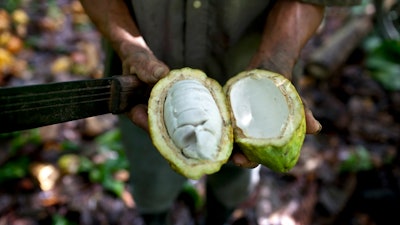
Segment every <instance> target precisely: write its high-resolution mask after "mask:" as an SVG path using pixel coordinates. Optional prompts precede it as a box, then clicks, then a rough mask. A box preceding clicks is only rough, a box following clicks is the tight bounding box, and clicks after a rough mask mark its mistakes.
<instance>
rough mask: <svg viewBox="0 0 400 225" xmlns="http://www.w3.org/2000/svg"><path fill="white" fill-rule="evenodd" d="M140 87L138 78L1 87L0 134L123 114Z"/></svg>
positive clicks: (123, 77) (113, 78)
mask: <svg viewBox="0 0 400 225" xmlns="http://www.w3.org/2000/svg"><path fill="white" fill-rule="evenodd" d="M138 84H139V82H138V80H137V78H136V77H135V76H114V77H109V78H102V79H92V80H79V81H68V82H59V83H50V84H39V85H29V86H22V87H9V88H0V133H5V132H12V131H17V130H25V129H31V128H36V127H41V126H46V125H51V124H56V123H62V122H67V121H71V120H77V119H82V118H87V117H91V116H97V115H102V114H107V113H114V114H117V113H122V112H124V111H126V110H128V109H129V108H130V107H131V106H132V104H134V101H131V102H132V104H129V102H130V99H131V98H133V97H137V96H135V91H136V89H137V86H138Z"/></svg>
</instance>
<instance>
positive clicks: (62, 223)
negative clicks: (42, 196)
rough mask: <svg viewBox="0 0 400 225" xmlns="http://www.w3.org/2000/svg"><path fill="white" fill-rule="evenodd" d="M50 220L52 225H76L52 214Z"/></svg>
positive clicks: (58, 215)
mask: <svg viewBox="0 0 400 225" xmlns="http://www.w3.org/2000/svg"><path fill="white" fill-rule="evenodd" d="M51 219H52V224H53V225H76V223H74V222H72V221H69V220H68V219H67V218H65V217H63V216H62V215H60V214H54V215H53V216H52V217H51Z"/></svg>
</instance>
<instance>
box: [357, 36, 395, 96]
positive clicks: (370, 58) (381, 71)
mask: <svg viewBox="0 0 400 225" xmlns="http://www.w3.org/2000/svg"><path fill="white" fill-rule="evenodd" d="M364 48H365V49H366V51H367V60H366V66H367V68H368V70H369V71H370V72H371V76H372V77H373V78H374V79H375V80H376V81H378V82H379V83H380V84H381V85H382V86H383V87H384V88H385V89H386V90H389V91H398V90H400V41H399V40H382V39H380V38H378V37H376V36H372V37H370V38H368V39H367V40H366V43H365V45H364Z"/></svg>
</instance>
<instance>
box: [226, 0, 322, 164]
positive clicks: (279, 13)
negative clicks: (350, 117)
mask: <svg viewBox="0 0 400 225" xmlns="http://www.w3.org/2000/svg"><path fill="white" fill-rule="evenodd" d="M323 16H324V7H322V6H318V5H314V4H308V3H302V2H300V1H295V0H279V1H277V2H276V3H275V4H274V6H273V7H272V9H271V11H270V13H269V14H268V16H267V20H266V23H265V26H264V32H263V35H262V40H261V44H260V46H259V48H258V51H257V52H256V53H255V55H254V57H253V59H252V60H251V62H250V64H249V67H248V69H253V68H261V69H266V70H270V71H274V72H277V73H280V74H282V75H284V76H285V77H286V78H288V79H289V80H290V79H291V74H292V70H293V67H294V65H295V63H296V61H297V59H298V57H299V55H300V53H301V50H302V49H303V47H304V45H305V44H306V43H307V41H308V40H309V39H310V38H311V37H312V36H313V35H314V33H315V31H316V30H317V28H318V26H319V25H320V23H321V21H322V19H323ZM305 114H306V123H307V124H306V126H307V131H306V132H307V133H309V134H313V133H317V132H318V131H319V130H320V129H321V125H320V123H319V122H318V121H317V120H316V119H315V118H314V116H313V115H312V112H311V111H310V110H309V109H308V108H307V107H306V109H305ZM232 160H233V162H235V163H236V164H238V165H241V166H244V167H254V166H256V165H257V164H256V163H254V162H250V161H249V160H248V159H247V158H246V157H245V156H244V155H243V154H235V155H233V156H232Z"/></svg>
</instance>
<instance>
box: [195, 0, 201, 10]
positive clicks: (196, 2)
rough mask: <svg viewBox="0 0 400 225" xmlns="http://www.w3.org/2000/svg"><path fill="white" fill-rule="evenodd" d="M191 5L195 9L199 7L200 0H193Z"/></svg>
mask: <svg viewBox="0 0 400 225" xmlns="http://www.w3.org/2000/svg"><path fill="white" fill-rule="evenodd" d="M193 7H194V8H195V9H199V8H200V7H201V1H200V0H195V1H193Z"/></svg>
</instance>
